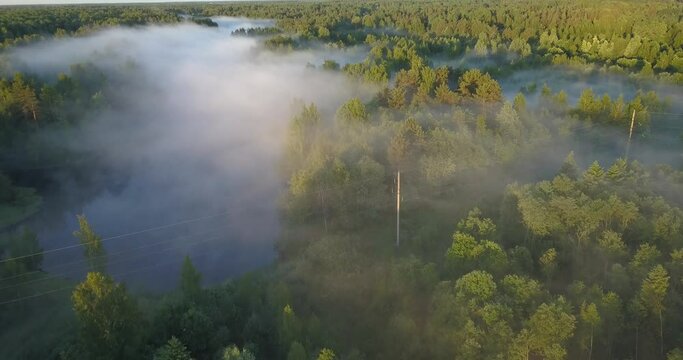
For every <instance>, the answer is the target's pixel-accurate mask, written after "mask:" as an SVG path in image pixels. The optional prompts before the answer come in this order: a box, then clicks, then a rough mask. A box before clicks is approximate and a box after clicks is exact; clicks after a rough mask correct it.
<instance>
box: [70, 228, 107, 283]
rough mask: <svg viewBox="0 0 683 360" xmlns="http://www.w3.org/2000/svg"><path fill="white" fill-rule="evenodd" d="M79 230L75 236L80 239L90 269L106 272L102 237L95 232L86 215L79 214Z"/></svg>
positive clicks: (75, 232)
mask: <svg viewBox="0 0 683 360" xmlns="http://www.w3.org/2000/svg"><path fill="white" fill-rule="evenodd" d="M76 218H77V219H78V228H79V230H78V231H74V237H76V238H77V239H78V241H79V242H80V244H81V246H83V252H84V255H85V258H86V260H87V261H88V265H89V266H90V270H91V271H93V272H105V269H106V267H107V259H106V251H105V249H104V245H102V238H101V237H100V236H99V235H97V234H96V233H95V231H94V230H93V229H92V227H91V226H90V223H88V219H86V217H85V215H77V216H76Z"/></svg>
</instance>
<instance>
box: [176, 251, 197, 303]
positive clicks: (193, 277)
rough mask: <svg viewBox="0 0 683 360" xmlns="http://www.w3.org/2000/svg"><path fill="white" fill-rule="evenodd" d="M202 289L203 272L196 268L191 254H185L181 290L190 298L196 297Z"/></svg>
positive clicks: (181, 271) (181, 273)
mask: <svg viewBox="0 0 683 360" xmlns="http://www.w3.org/2000/svg"><path fill="white" fill-rule="evenodd" d="M201 290H202V274H201V273H200V272H199V271H197V269H195V267H194V265H192V261H191V260H190V257H189V256H187V255H186V256H185V260H183V266H182V267H181V269H180V291H181V292H182V294H183V295H184V296H186V297H188V298H194V297H196V296H197V295H198V294H199V293H200V292H201Z"/></svg>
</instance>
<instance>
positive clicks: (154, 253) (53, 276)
mask: <svg viewBox="0 0 683 360" xmlns="http://www.w3.org/2000/svg"><path fill="white" fill-rule="evenodd" d="M231 227H234V225H228V226H221V227H219V228H216V229H213V230H210V231H206V232H203V233H199V234H194V235H189V236H182V237H179V238H174V239H171V240H170V241H178V240H181V239H184V238H185V239H186V238H195V237H199V236H204V235H208V234H210V233H212V232H214V231H217V230H220V229H221V228H231ZM164 242H169V240H165V241H164ZM203 242H205V240H196V241H189V242H184V243H181V244H175V245H173V246H171V247H167V248H164V249H161V250H158V251H151V252H146V253H142V254H134V255H131V256H130V257H127V258H123V259H118V261H114V262H107V265H108V266H109V265H117V264H123V263H125V262H127V261H130V260H131V258H133V257H139V256H142V255H145V256H150V255H156V254H160V253H163V252H166V251H171V250H174V249H177V248H182V247H183V246H185V245H187V244H198V243H203ZM158 244H159V243H156V244H153V245H158ZM145 247H151V246H144V247H138V248H134V249H127V251H124V252H132V251H136V250H139V249H141V248H145ZM121 253H122V252H120V253H119V254H121ZM107 257H108V256H107V255H101V256H98V258H107ZM88 260H89V259H85V260H82V261H79V262H80V263H83V262H87V261H88ZM81 270H82V269H73V270H70V271H66V272H62V273H57V274H52V273H51V274H50V275H48V276H45V277H41V278H39V279H33V280H28V281H23V282H18V283H14V284H11V285H7V286H4V287H0V290H5V289H10V288H15V287H20V286H25V285H28V284H34V283H38V282H43V281H47V280H51V279H56V278H61V277H64V276H67V275H69V274H72V273H77V272H80V271H81Z"/></svg>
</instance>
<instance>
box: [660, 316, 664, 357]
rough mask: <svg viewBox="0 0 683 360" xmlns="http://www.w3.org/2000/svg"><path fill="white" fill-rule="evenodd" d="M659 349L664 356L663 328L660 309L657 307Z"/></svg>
mask: <svg viewBox="0 0 683 360" xmlns="http://www.w3.org/2000/svg"><path fill="white" fill-rule="evenodd" d="M659 351H660V354H661V356H662V358H664V328H663V325H662V309H659Z"/></svg>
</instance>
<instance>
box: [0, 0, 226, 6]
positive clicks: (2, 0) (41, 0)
mask: <svg viewBox="0 0 683 360" xmlns="http://www.w3.org/2000/svg"><path fill="white" fill-rule="evenodd" d="M190 1H207V0H190ZM190 1H188V0H0V5H45V4H112V3H141V2H147V3H152V2H190ZM221 1H225V0H221Z"/></svg>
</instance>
